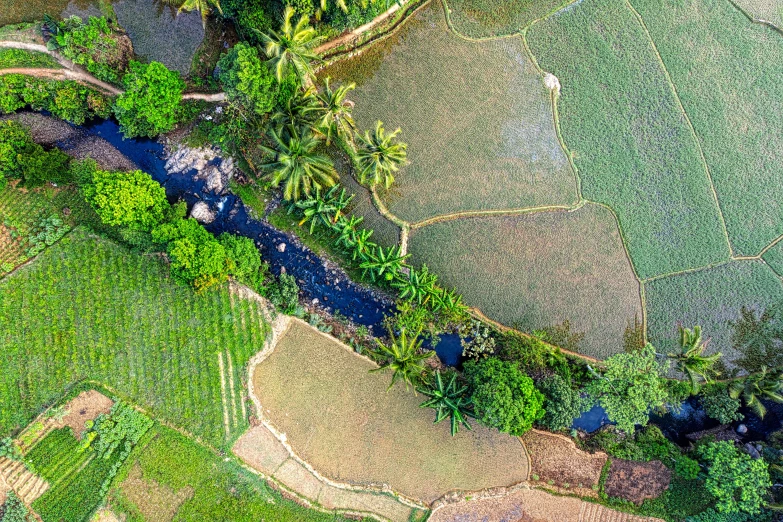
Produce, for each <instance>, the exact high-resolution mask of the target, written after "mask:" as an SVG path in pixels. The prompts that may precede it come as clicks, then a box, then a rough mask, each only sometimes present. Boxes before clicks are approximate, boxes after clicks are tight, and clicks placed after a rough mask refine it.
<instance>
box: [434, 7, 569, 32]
mask: <svg viewBox="0 0 783 522" xmlns="http://www.w3.org/2000/svg"><path fill="white" fill-rule="evenodd" d="M572 1H573V0H544V1H541V0H538V1H536V0H448V2H447V5H448V8H449V18H450V20H451V25H452V27H453V28H454V30H456V31H457V32H459V33H461V34H463V35H465V36H468V37H471V38H487V37H491V36H500V35H508V34H513V33H516V32H519V31H521V30H522V29H524V28H525V27H527V26H529V25H530V24H531V23H532V22H533V21H535V20H537V19H539V18H541V17H544V16H546V15H548V14H550V13H552V12H554V11H556V10H558V9H559V8H561V7H563V6H565V5H568V4H569V3H571V2H572Z"/></svg>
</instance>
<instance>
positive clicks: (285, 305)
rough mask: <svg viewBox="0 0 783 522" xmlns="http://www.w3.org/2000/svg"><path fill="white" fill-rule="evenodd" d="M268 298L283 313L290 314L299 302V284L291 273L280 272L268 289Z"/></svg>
mask: <svg viewBox="0 0 783 522" xmlns="http://www.w3.org/2000/svg"><path fill="white" fill-rule="evenodd" d="M267 297H269V300H270V301H271V302H272V304H273V305H275V307H276V308H277V309H278V310H280V311H282V312H283V313H286V314H290V313H293V311H294V310H295V309H296V307H297V305H298V304H299V285H297V284H296V278H295V277H294V276H292V275H291V274H280V277H278V278H277V281H276V282H275V283H274V284H272V285H271V287H270V288H269V290H268V295H267Z"/></svg>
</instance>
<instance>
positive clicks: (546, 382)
mask: <svg viewBox="0 0 783 522" xmlns="http://www.w3.org/2000/svg"><path fill="white" fill-rule="evenodd" d="M538 389H539V390H541V393H543V394H544V397H545V399H546V401H545V402H544V409H545V410H546V412H545V413H544V416H543V417H542V418H541V421H540V422H541V424H542V425H543V426H545V427H546V428H548V429H550V430H552V431H559V430H562V429H565V428H568V427H570V426H571V424H572V423H573V422H574V419H575V418H576V417H578V416H579V414H580V413H582V399H581V398H580V397H579V392H577V391H576V390H574V389H573V388H571V386H569V385H568V383H567V382H566V381H565V380H564V379H563V378H562V377H560V376H559V375H552V376H551V377H547V378H545V379H542V380H541V382H539V384H538Z"/></svg>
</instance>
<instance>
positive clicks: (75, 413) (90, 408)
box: [58, 390, 114, 439]
mask: <svg viewBox="0 0 783 522" xmlns="http://www.w3.org/2000/svg"><path fill="white" fill-rule="evenodd" d="M113 405H114V401H112V400H111V399H109V398H108V397H106V396H105V395H103V394H102V393H99V392H97V391H95V390H90V391H85V392H81V393H80V394H79V395H77V396H76V397H75V398H73V399H71V401H69V402H68V404H66V405H65V411H67V412H68V413H67V414H66V415H65V416H64V417H63V418H62V420H60V422H58V427H60V428H62V427H63V426H70V428H71V429H72V430H73V434H74V435H75V436H76V438H78V439H81V437H82V432H83V431H84V423H85V422H87V421H88V420H95V419H96V418H98V415H100V414H101V413H109V411H110V410H111V407H112V406H113Z"/></svg>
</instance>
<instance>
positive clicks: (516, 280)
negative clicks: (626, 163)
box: [410, 204, 642, 358]
mask: <svg viewBox="0 0 783 522" xmlns="http://www.w3.org/2000/svg"><path fill="white" fill-rule="evenodd" d="M410 251H411V252H412V253H413V260H414V262H415V263H426V264H427V266H429V267H430V268H431V269H432V270H433V272H435V273H436V274H438V275H439V276H440V282H441V284H444V285H445V286H447V287H452V286H453V287H456V288H457V289H459V291H460V292H462V294H463V295H464V296H465V301H466V303H467V304H468V305H469V306H475V307H478V308H479V309H481V311H483V312H484V313H486V314H487V315H488V316H489V317H491V318H493V319H495V320H498V321H500V322H502V323H503V324H506V325H509V326H517V327H519V328H521V329H523V330H524V331H531V330H534V329H540V328H544V327H546V326H551V325H555V324H560V323H562V322H563V321H565V320H569V321H570V322H571V325H572V327H573V328H574V330H575V331H577V332H584V333H585V338H584V340H583V341H582V343H581V346H580V349H581V351H582V352H583V353H585V354H587V355H591V356H593V357H599V358H604V357H607V356H609V355H612V354H613V353H617V352H619V351H622V339H623V332H624V331H625V327H626V325H627V324H628V322H629V321H630V322H631V323H633V320H634V317H638V318H639V319H640V320H641V317H642V311H641V302H640V297H639V284H638V282H637V281H636V279H635V277H634V274H633V270H632V268H631V266H630V263H629V262H628V258H627V256H626V254H625V250H624V249H623V244H622V240H621V238H620V234H619V232H618V230H617V224H616V222H615V219H614V217H613V216H612V214H611V212H609V211H608V210H607V209H605V208H603V207H601V206H598V205H593V204H588V205H586V206H584V207H582V208H581V209H579V210H577V211H575V212H570V213H567V212H548V213H539V214H532V215H527V216H520V217H494V218H472V219H463V220H458V221H449V222H446V223H439V224H436V225H430V226H428V227H425V228H423V229H420V230H416V231H415V232H414V233H413V234H412V235H411V239H410Z"/></svg>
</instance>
